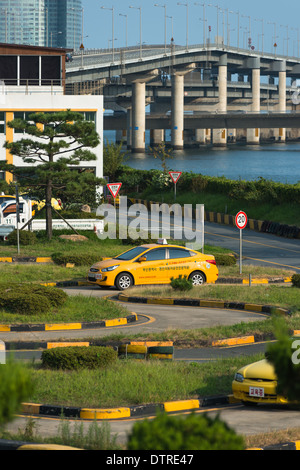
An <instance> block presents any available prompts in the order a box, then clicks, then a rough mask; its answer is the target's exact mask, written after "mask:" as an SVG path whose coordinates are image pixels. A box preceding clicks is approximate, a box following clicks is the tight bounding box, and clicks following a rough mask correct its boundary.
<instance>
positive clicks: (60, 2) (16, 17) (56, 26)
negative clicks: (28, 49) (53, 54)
mask: <svg viewBox="0 0 300 470" xmlns="http://www.w3.org/2000/svg"><path fill="white" fill-rule="evenodd" d="M81 25H82V0H1V3H0V42H1V43H8V44H27V45H32V46H44V47H64V48H69V49H78V48H79V46H80V44H81V42H82V38H81V35H82V32H81Z"/></svg>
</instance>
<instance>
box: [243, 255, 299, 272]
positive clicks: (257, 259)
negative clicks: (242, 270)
mask: <svg viewBox="0 0 300 470" xmlns="http://www.w3.org/2000/svg"><path fill="white" fill-rule="evenodd" d="M244 259H251V260H252V261H263V262H264V263H269V264H275V265H276V266H283V267H284V268H291V269H300V268H299V267H298V266H290V265H289V264H283V263H275V262H274V261H267V260H265V259H260V258H250V256H244Z"/></svg>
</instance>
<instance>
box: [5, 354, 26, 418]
mask: <svg viewBox="0 0 300 470" xmlns="http://www.w3.org/2000/svg"><path fill="white" fill-rule="evenodd" d="M33 388H34V386H33V383H32V381H31V378H30V375H29V372H28V371H27V369H26V368H25V367H24V366H23V365H21V364H16V363H13V362H9V363H7V364H1V365H0V424H5V423H8V422H9V421H11V420H12V419H13V418H14V415H15V413H17V412H18V411H19V410H20V406H21V403H22V402H24V400H28V399H29V397H30V394H31V393H32V391H33Z"/></svg>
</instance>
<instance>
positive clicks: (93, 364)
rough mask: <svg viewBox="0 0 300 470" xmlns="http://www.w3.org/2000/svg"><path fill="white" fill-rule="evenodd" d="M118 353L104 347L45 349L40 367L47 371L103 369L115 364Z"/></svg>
mask: <svg viewBox="0 0 300 470" xmlns="http://www.w3.org/2000/svg"><path fill="white" fill-rule="evenodd" d="M117 358H118V353H117V351H115V350H114V349H113V348H110V347H104V346H89V347H86V346H68V347H64V348H60V347H57V348H52V349H46V350H44V351H43V352H42V365H43V367H45V368H49V369H55V370H58V369H63V370H79V369H83V368H87V369H96V368H105V367H108V366H109V365H111V364H113V363H115V362H116V360H117Z"/></svg>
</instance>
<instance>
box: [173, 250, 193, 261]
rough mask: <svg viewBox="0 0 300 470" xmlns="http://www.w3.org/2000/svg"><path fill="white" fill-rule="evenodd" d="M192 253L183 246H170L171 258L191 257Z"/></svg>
mask: <svg viewBox="0 0 300 470" xmlns="http://www.w3.org/2000/svg"><path fill="white" fill-rule="evenodd" d="M190 256H191V253H190V251H188V250H183V249H182V248H169V258H170V259H174V258H190Z"/></svg>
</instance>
